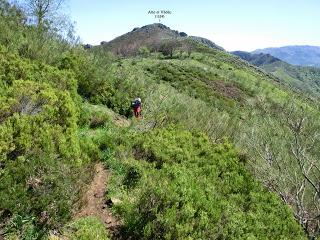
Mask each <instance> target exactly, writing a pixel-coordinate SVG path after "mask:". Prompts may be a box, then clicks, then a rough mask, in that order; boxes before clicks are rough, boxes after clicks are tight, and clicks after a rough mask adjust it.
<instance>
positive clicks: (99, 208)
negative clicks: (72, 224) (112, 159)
mask: <svg viewBox="0 0 320 240" xmlns="http://www.w3.org/2000/svg"><path fill="white" fill-rule="evenodd" d="M108 177H109V174H108V171H107V170H106V169H104V167H103V165H102V164H101V163H97V164H96V165H95V173H94V179H93V181H92V182H91V184H90V185H89V187H88V190H87V192H86V193H85V194H84V196H83V199H82V203H83V206H82V208H81V210H80V211H79V212H78V213H76V214H75V219H77V218H81V217H87V216H95V217H97V218H99V219H100V220H101V221H102V222H103V223H104V224H105V226H106V228H107V229H108V230H109V232H110V233H111V234H112V235H115V234H116V232H117V230H118V228H119V227H120V224H121V222H120V220H119V219H117V218H116V217H114V216H113V215H112V214H111V210H110V209H109V207H108V201H107V199H106V198H105V195H106V191H107V181H108ZM109 201H110V200H109ZM109 203H111V202H109Z"/></svg>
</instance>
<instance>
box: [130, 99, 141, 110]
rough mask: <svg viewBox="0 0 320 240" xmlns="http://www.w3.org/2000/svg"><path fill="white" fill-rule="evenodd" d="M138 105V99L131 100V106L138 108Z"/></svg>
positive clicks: (139, 103)
mask: <svg viewBox="0 0 320 240" xmlns="http://www.w3.org/2000/svg"><path fill="white" fill-rule="evenodd" d="M140 105H141V102H140V101H139V100H134V101H133V102H132V108H138V107H140Z"/></svg>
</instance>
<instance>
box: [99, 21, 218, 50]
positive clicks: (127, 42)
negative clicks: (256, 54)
mask: <svg viewBox="0 0 320 240" xmlns="http://www.w3.org/2000/svg"><path fill="white" fill-rule="evenodd" d="M187 39H191V40H193V41H194V42H198V43H201V44H203V45H206V46H207V47H209V48H214V49H219V50H222V51H224V49H223V48H222V47H219V46H217V45H216V44H215V43H213V42H212V41H210V40H208V39H205V38H201V37H194V36H190V37H189V36H188V34H187V33H185V32H179V31H177V30H172V29H170V28H169V27H168V26H166V25H164V24H162V23H153V24H149V25H145V26H143V27H135V28H134V29H133V30H132V31H130V32H128V33H126V34H124V35H121V36H119V37H117V38H115V39H113V40H111V41H110V42H101V45H103V47H104V49H106V50H108V51H111V52H113V53H115V54H120V55H123V56H128V55H134V54H136V53H137V52H138V50H139V48H140V47H148V48H149V49H150V50H151V51H158V50H159V49H160V47H161V45H162V44H163V43H164V42H165V41H176V42H177V44H178V45H184V46H185V45H190V44H191V45H192V43H190V41H186V40H187Z"/></svg>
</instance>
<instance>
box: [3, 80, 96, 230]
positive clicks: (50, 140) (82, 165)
mask: <svg viewBox="0 0 320 240" xmlns="http://www.w3.org/2000/svg"><path fill="white" fill-rule="evenodd" d="M0 109H2V111H1V113H0V218H1V211H5V212H7V215H9V216H10V215H12V214H16V215H20V216H22V217H24V216H31V217H32V216H34V217H36V218H35V220H34V221H33V223H34V224H35V225H36V226H38V227H40V228H46V227H47V226H50V227H57V226H59V225H60V224H61V223H63V222H64V221H66V220H67V219H69V217H70V215H71V207H72V204H73V203H74V201H75V200H77V198H78V192H79V189H80V186H81V182H82V181H84V179H85V178H86V177H87V174H86V166H87V165H86V164H87V163H88V162H90V161H91V160H89V158H88V156H87V155H86V153H89V154H91V156H92V157H93V158H94V157H97V153H96V150H95V147H94V145H92V144H90V142H88V141H82V140H81V141H80V140H79V137H78V133H77V124H76V122H77V110H76V108H75V104H74V102H73V101H72V98H71V97H70V94H69V92H67V91H59V90H56V89H53V88H51V87H50V86H49V85H47V84H41V83H35V82H31V81H14V82H13V84H12V86H11V87H9V88H8V89H7V92H6V94H5V95H3V96H1V98H0ZM2 220H4V219H2ZM2 220H1V221H2Z"/></svg>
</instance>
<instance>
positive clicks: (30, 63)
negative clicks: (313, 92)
mask: <svg viewBox="0 0 320 240" xmlns="http://www.w3.org/2000/svg"><path fill="white" fill-rule="evenodd" d="M0 10H1V11H0V26H1V29H2V31H1V32H0V109H1V111H0V234H2V235H3V236H4V237H5V238H7V239H15V238H16V239H45V238H47V236H48V235H49V233H50V232H61V233H63V232H65V234H66V235H67V236H69V237H70V238H73V239H92V238H101V239H107V233H106V231H105V229H104V227H103V226H102V223H100V222H99V221H97V219H95V218H85V219H80V220H78V221H76V222H74V221H73V220H72V211H73V210H76V209H74V208H75V203H76V202H77V201H78V200H79V198H80V196H81V193H82V189H83V186H84V185H85V183H87V182H88V181H90V178H91V177H92V174H93V173H92V165H93V164H94V163H95V162H96V161H99V160H103V161H104V162H105V163H106V165H107V166H108V167H109V168H110V169H111V178H110V185H109V196H111V197H112V198H115V199H118V200H119V201H118V202H120V204H116V205H115V208H114V212H115V213H117V214H119V216H120V217H121V218H122V219H123V221H124V226H123V229H122V231H121V233H122V234H123V237H131V238H133V239H141V238H144V239H210V238H218V239H241V238H242V239H303V238H304V235H303V233H302V230H301V227H300V226H299V223H300V224H301V225H302V226H303V227H304V231H305V233H307V234H308V235H309V236H313V235H316V234H317V229H318V228H317V224H319V221H318V220H315V219H316V216H318V215H319V214H320V213H319V208H318V206H319V204H318V202H319V200H318V198H314V196H316V195H315V193H317V191H318V190H317V188H316V187H315V188H314V186H312V184H310V182H312V183H313V182H316V181H317V180H318V179H319V177H318V176H319V174H318V171H317V169H318V168H316V167H317V166H318V165H317V164H318V162H317V161H316V159H318V153H319V147H318V146H317V144H313V143H315V142H317V141H318V136H319V134H318V129H319V121H318V119H319V110H318V108H317V104H316V103H314V102H312V101H311V100H306V98H305V96H304V95H303V94H302V95H301V96H299V95H297V94H296V93H294V92H293V91H291V90H290V89H288V88H286V87H285V86H282V85H280V84H279V83H278V82H277V81H275V79H274V78H272V77H270V75H267V74H265V73H264V72H263V71H260V70H258V69H257V68H253V67H251V66H249V65H248V64H245V63H244V62H242V61H240V60H239V59H237V58H235V57H233V56H231V55H229V54H228V53H226V52H223V51H220V50H213V49H208V48H206V47H204V46H200V45H199V44H198V45H196V46H197V47H196V48H193V50H192V51H190V52H188V53H186V52H183V50H179V51H174V52H172V54H171V55H172V56H164V55H163V53H159V52H158V53H150V52H149V51H148V49H144V51H141V54H140V55H137V56H133V57H130V58H121V57H118V56H113V55H111V54H109V53H105V52H104V51H103V50H101V51H100V50H99V49H93V50H91V51H84V50H83V49H82V48H81V46H75V45H74V43H71V42H68V40H67V39H63V38H62V36H61V35H59V33H57V32H54V31H53V30H52V29H51V30H50V29H49V30H47V31H43V32H40V31H39V29H37V26H34V25H28V24H27V23H26V21H25V19H26V16H25V14H24V12H23V11H22V10H19V9H18V8H13V7H10V5H8V4H7V3H6V1H4V0H0ZM135 97H141V98H142V102H143V103H142V104H143V105H142V106H143V112H142V113H143V119H141V120H140V121H136V120H135V119H133V120H132V124H131V126H130V127H128V128H118V127H116V126H115V124H113V123H112V122H111V121H112V120H114V119H115V118H113V117H110V114H109V113H110V112H112V111H114V112H115V113H118V114H121V115H123V116H125V117H129V118H130V117H131V116H132V113H131V100H132V99H134V98H135ZM93 104H94V105H96V104H99V106H94V105H93ZM106 107H108V108H109V109H107V108H106ZM113 116H117V117H119V116H118V115H116V114H114V115H113ZM128 125H130V124H128ZM186 129H187V130H186ZM235 148H237V149H239V150H235ZM301 149H302V150H301ZM300 150H301V151H300ZM301 165H302V166H303V167H302V168H301ZM314 166H316V167H314ZM304 169H309V170H308V172H307V173H306V172H304ZM304 174H308V179H309V180H310V182H308V181H307V180H306V178H305V177H304ZM300 189H302V190H300ZM270 191H273V192H274V193H271V192H270ZM276 193H277V194H278V195H280V196H281V197H282V200H284V201H285V202H286V203H288V204H289V205H290V206H291V210H290V208H289V207H288V206H285V205H284V203H282V202H281V200H280V198H279V197H278V196H277V195H276ZM300 193H301V194H300ZM302 193H303V194H302ZM294 214H295V216H296V219H297V221H295V219H294V217H293V216H294ZM299 214H300V215H299ZM52 237H54V236H52Z"/></svg>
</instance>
